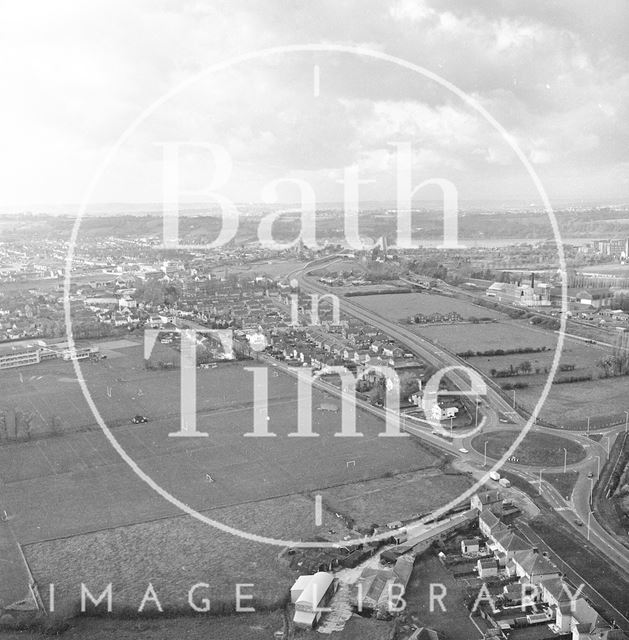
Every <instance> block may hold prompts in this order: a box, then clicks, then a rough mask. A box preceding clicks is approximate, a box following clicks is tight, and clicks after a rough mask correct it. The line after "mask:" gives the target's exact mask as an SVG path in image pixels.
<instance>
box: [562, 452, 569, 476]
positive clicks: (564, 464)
mask: <svg viewBox="0 0 629 640" xmlns="http://www.w3.org/2000/svg"><path fill="white" fill-rule="evenodd" d="M567 466H568V449H566V447H564V448H563V472H564V473H566V467H567Z"/></svg>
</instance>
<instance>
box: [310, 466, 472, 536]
mask: <svg viewBox="0 0 629 640" xmlns="http://www.w3.org/2000/svg"><path fill="white" fill-rule="evenodd" d="M470 486H472V482H471V480H470V478H469V477H468V476H466V475H463V474H461V475H458V474H447V475H444V474H443V473H441V472H439V471H438V470H436V469H429V470H426V471H417V472H413V473H404V474H398V475H396V476H392V477H384V478H378V479H376V480H367V481H364V482H357V483H354V484H351V485H345V486H344V487H337V488H334V489H333V490H330V491H323V492H322V493H321V495H322V497H323V501H324V504H325V505H326V506H327V507H328V508H329V509H330V510H331V511H334V512H338V513H343V514H344V515H346V516H349V517H350V518H352V519H353V520H354V521H355V522H356V525H357V526H364V527H368V526H369V525H371V524H379V525H384V524H386V523H387V522H394V521H396V520H402V521H404V520H409V519H411V518H413V517H416V516H417V515H418V514H423V513H427V512H430V511H431V510H433V509H436V508H438V507H440V506H442V505H444V504H446V502H447V501H448V500H451V499H452V498H454V497H455V496H456V495H458V494H460V493H463V492H464V491H465V490H466V489H468V488H469V487H470Z"/></svg>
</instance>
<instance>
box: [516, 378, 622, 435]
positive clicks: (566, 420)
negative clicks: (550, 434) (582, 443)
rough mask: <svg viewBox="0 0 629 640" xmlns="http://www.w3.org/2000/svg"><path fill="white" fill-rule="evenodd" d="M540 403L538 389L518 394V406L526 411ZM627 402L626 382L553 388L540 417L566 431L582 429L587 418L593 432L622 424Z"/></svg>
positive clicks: (598, 382) (613, 380)
mask: <svg viewBox="0 0 629 640" xmlns="http://www.w3.org/2000/svg"><path fill="white" fill-rule="evenodd" d="M538 400H539V387H538V388H536V387H529V388H528V389H521V390H519V391H517V402H518V404H520V405H521V406H523V407H525V408H526V409H527V410H529V411H530V410H531V409H533V407H534V406H535V404H536V403H537V401H538ZM626 409H629V402H628V401H627V378H626V377H625V376H622V377H619V378H606V379H599V380H592V381H590V382H574V383H571V384H554V385H553V386H552V387H551V390H550V393H549V394H548V397H547V398H546V402H545V403H544V406H543V407H542V411H541V417H542V418H543V419H545V420H548V421H549V422H551V423H552V424H554V425H557V426H558V427H561V428H566V429H585V428H586V427H587V418H588V417H590V419H591V426H592V428H593V429H594V428H596V427H599V426H600V427H605V426H606V425H608V424H610V423H612V422H615V423H617V424H619V423H621V422H624V420H625V414H624V412H625V410H626Z"/></svg>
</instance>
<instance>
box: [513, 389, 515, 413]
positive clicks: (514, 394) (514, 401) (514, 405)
mask: <svg viewBox="0 0 629 640" xmlns="http://www.w3.org/2000/svg"><path fill="white" fill-rule="evenodd" d="M513 408H514V409H515V389H514V390H513Z"/></svg>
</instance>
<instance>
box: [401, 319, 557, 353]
mask: <svg viewBox="0 0 629 640" xmlns="http://www.w3.org/2000/svg"><path fill="white" fill-rule="evenodd" d="M413 328H414V330H415V331H417V333H419V335H421V336H423V337H425V338H427V339H428V340H431V341H432V342H436V343H438V344H440V345H442V346H443V347H445V348H446V349H449V350H450V351H453V352H454V353H461V352H464V351H467V350H469V349H472V350H474V351H489V350H491V349H518V348H523V347H533V348H537V347H543V346H546V347H548V348H550V349H554V348H555V346H556V345H557V335H556V334H554V333H552V332H550V331H544V330H542V329H535V328H534V327H532V326H531V325H530V324H528V322H527V321H526V320H502V321H500V322H492V323H490V324H464V325H437V326H428V325H413ZM531 355H534V354H531Z"/></svg>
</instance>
